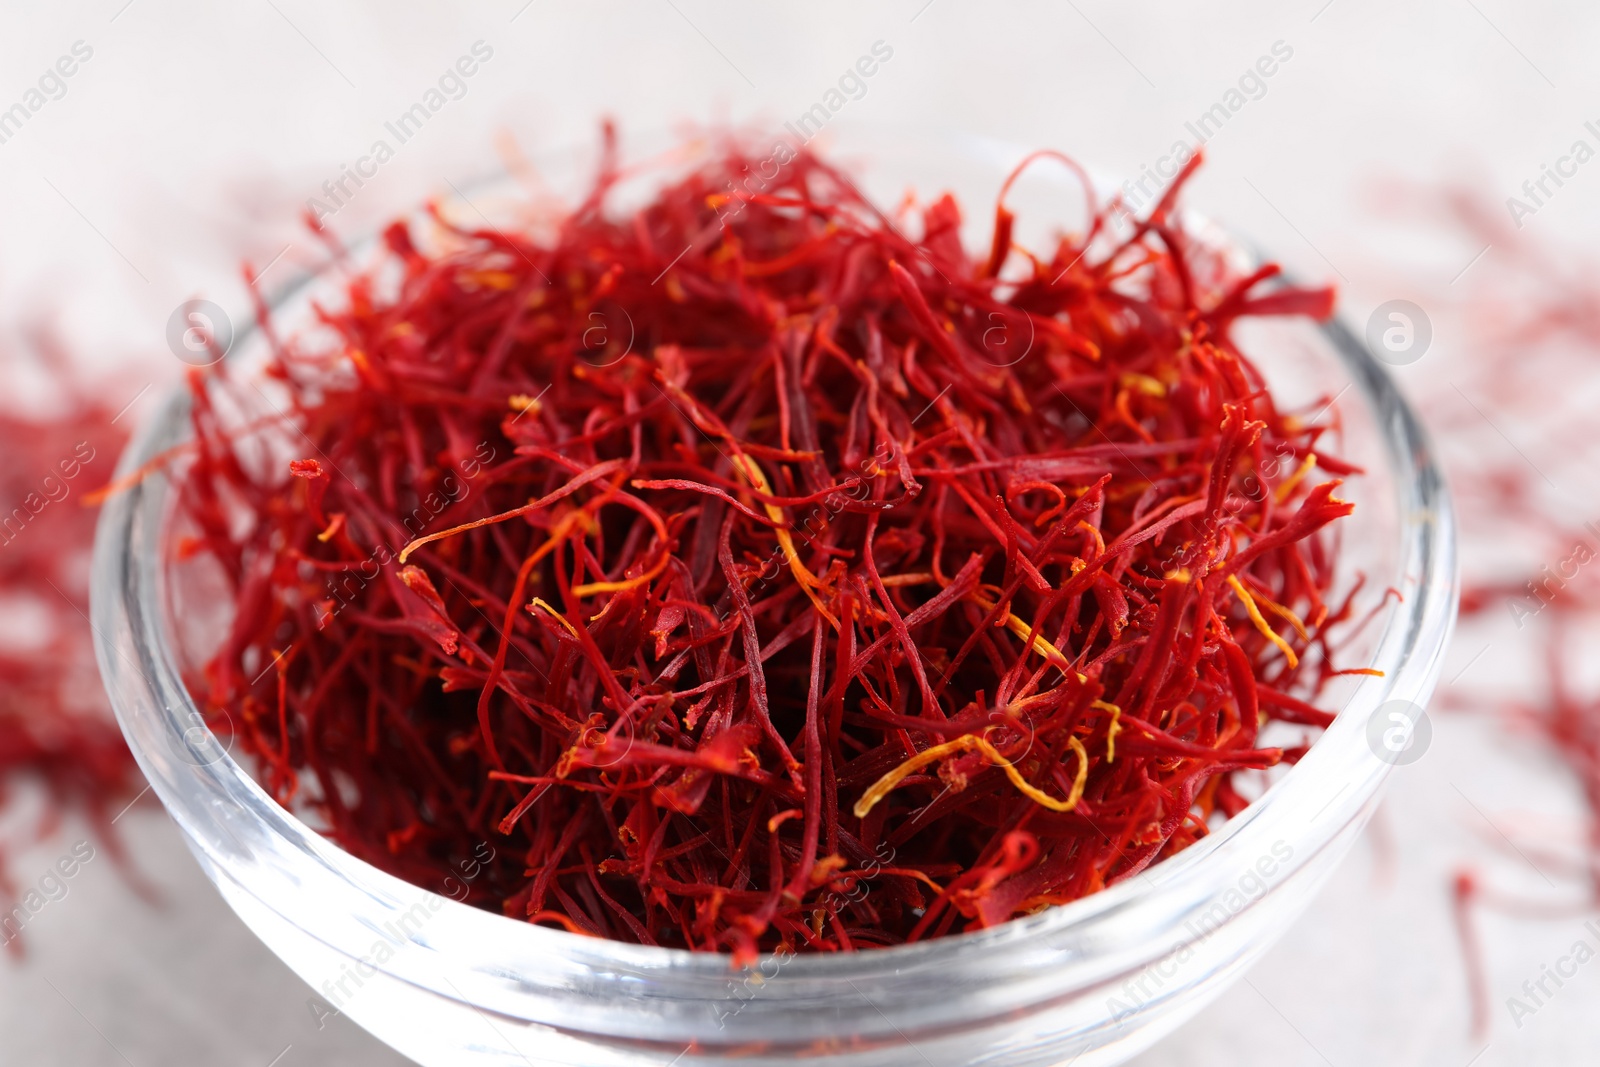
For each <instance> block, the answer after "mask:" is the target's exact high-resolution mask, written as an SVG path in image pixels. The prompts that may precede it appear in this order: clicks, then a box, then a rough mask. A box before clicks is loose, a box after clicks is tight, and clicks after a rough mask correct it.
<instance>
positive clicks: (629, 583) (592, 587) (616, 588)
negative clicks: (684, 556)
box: [572, 552, 668, 596]
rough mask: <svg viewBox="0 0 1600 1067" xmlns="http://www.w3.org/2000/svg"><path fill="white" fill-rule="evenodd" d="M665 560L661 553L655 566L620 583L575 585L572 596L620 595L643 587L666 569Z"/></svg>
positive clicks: (665, 556)
mask: <svg viewBox="0 0 1600 1067" xmlns="http://www.w3.org/2000/svg"><path fill="white" fill-rule="evenodd" d="M667 558H668V557H667V554H666V553H664V552H663V553H662V555H661V559H660V560H659V561H658V562H657V563H656V565H655V566H654V567H651V568H650V569H649V570H647V571H645V572H644V573H643V574H641V575H639V576H638V577H637V578H625V579H623V580H622V581H620V582H589V583H587V584H585V585H575V586H573V587H572V595H573V596H593V595H594V594H596V593H621V592H623V591H624V590H628V589H632V588H634V587H635V586H640V585H644V584H645V583H646V582H650V581H654V580H655V578H656V577H657V576H658V575H659V574H660V573H661V572H662V571H664V570H666V569H667Z"/></svg>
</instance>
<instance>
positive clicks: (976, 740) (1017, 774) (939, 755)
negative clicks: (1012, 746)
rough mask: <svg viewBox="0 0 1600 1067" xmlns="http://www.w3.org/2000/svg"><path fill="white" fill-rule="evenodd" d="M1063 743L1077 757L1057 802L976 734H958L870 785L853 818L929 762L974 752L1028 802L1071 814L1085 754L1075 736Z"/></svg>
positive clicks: (1084, 775)
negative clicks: (1067, 789) (1068, 784)
mask: <svg viewBox="0 0 1600 1067" xmlns="http://www.w3.org/2000/svg"><path fill="white" fill-rule="evenodd" d="M1067 744H1069V745H1071V746H1072V751H1074V752H1076V753H1077V754H1078V776H1077V778H1076V780H1074V781H1073V783H1072V793H1071V795H1069V796H1068V797H1067V799H1066V800H1057V799H1056V798H1055V797H1053V796H1051V795H1050V794H1049V793H1046V792H1044V791H1043V790H1042V789H1039V788H1038V787H1036V786H1034V785H1032V784H1031V783H1029V782H1028V780H1027V779H1026V778H1024V777H1022V772H1021V771H1019V770H1017V768H1016V767H1014V766H1012V764H1011V761H1010V760H1008V759H1006V758H1005V757H1004V756H1002V755H1001V754H1000V750H999V749H997V748H995V747H994V746H993V745H991V744H990V743H989V742H988V741H986V740H984V739H983V738H981V737H979V736H978V735H977V734H962V735H961V736H960V737H958V738H956V739H954V740H952V741H946V742H945V743H944V744H942V745H934V746H933V747H932V748H928V749H924V750H923V751H922V752H919V753H917V754H916V755H915V756H912V757H911V758H910V759H908V760H906V761H905V762H904V763H902V764H900V766H898V767H896V768H895V769H894V770H892V771H890V772H889V773H888V774H886V775H884V776H883V777H882V778H879V779H878V780H877V781H876V782H874V783H873V784H872V788H871V789H868V790H867V791H866V792H865V793H863V794H861V799H860V800H858V801H856V806H855V809H854V810H855V814H856V818H858V819H864V818H866V817H867V813H868V812H870V811H871V810H872V809H873V808H875V807H877V806H878V801H880V800H882V799H883V798H884V797H886V796H888V795H889V794H890V793H891V792H893V791H894V787H895V786H897V785H899V784H900V783H901V782H903V781H905V780H906V779H907V778H909V777H910V776H911V775H913V774H915V773H917V772H918V771H920V770H921V769H922V768H924V767H926V766H927V765H928V764H930V763H937V762H938V761H940V760H942V759H944V758H945V757H946V756H953V755H955V754H956V753H958V752H966V751H969V750H971V749H976V750H978V751H979V752H982V753H983V754H984V756H985V757H986V758H987V759H988V760H989V762H990V763H992V764H994V765H995V766H996V767H999V768H1000V769H1001V770H1003V771H1005V772H1006V777H1007V778H1009V779H1011V784H1012V785H1014V786H1016V787H1017V791H1018V792H1020V793H1021V794H1022V795H1023V796H1025V797H1027V798H1028V799H1029V800H1031V801H1033V802H1034V803H1035V804H1038V805H1039V806H1041V807H1045V808H1049V809H1050V810H1051V811H1071V810H1072V809H1073V808H1075V807H1077V806H1078V801H1079V800H1080V799H1081V798H1082V797H1083V787H1084V785H1085V784H1086V783H1087V782H1088V780H1089V753H1088V752H1086V751H1085V750H1084V747H1083V742H1081V741H1079V740H1078V739H1077V738H1076V737H1069V738H1067Z"/></svg>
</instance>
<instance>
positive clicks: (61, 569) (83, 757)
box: [0, 338, 148, 952]
mask: <svg viewBox="0 0 1600 1067" xmlns="http://www.w3.org/2000/svg"><path fill="white" fill-rule="evenodd" d="M40 340H41V342H43V343H45V344H46V345H49V344H50V339H49V338H41V339H40ZM44 358H45V360H46V361H49V362H45V363H44V369H45V370H47V371H48V370H52V369H54V370H57V371H59V363H60V362H62V361H64V360H65V356H64V354H63V353H62V352H60V351H59V350H58V349H57V348H55V347H54V346H53V345H52V346H50V347H48V348H47V350H46V352H45V353H44ZM0 373H6V374H18V373H19V368H18V365H17V363H15V362H12V363H8V364H7V365H6V366H4V367H0ZM115 415H116V411H115V410H113V409H107V408H105V407H103V406H101V405H99V404H97V403H95V402H94V401H92V400H91V399H89V398H88V397H87V396H86V395H85V394H84V393H83V392H82V391H81V389H79V388H78V387H75V386H74V385H72V384H71V383H69V382H67V381H64V380H62V381H57V382H54V383H53V388H52V389H51V390H50V400H49V403H48V404H46V405H45V410H44V412H43V413H38V412H35V413H30V414H29V415H26V416H25V415H22V414H20V413H16V412H13V411H7V412H0V455H4V456H5V463H4V464H3V465H0V507H3V509H4V510H3V511H0V604H3V605H4V607H5V615H6V623H5V627H4V629H3V630H0V808H3V809H4V810H5V812H6V814H7V822H6V826H7V835H6V839H5V840H4V842H3V843H0V905H3V906H0V941H3V942H4V943H5V945H6V946H7V948H8V949H10V950H12V951H14V952H20V951H21V950H22V947H23V938H22V936H21V935H22V933H23V932H24V930H25V928H26V923H27V919H28V916H29V915H30V910H31V909H30V904H29V898H30V897H32V898H33V899H35V900H37V899H38V893H37V891H34V892H32V893H31V894H30V893H27V892H25V891H24V888H25V887H23V886H22V885H20V884H19V883H18V881H17V878H18V877H19V876H20V875H21V874H22V873H25V872H17V871H14V870H10V869H8V867H7V865H6V864H5V862H4V861H5V859H6V857H7V855H8V854H11V853H14V852H16V851H18V850H20V849H22V848H26V847H29V846H31V845H35V844H37V843H39V842H41V841H43V840H45V839H46V838H48V837H49V836H50V835H51V834H53V833H55V832H56V830H57V829H58V828H59V827H60V826H61V824H62V820H63V819H65V818H66V817H68V816H79V817H82V818H85V819H86V820H87V821H88V822H89V824H90V826H91V827H92V828H93V829H94V830H95V831H96V832H97V834H98V837H99V840H100V841H101V842H102V843H103V844H104V845H105V847H106V849H107V851H108V852H109V853H110V854H111V855H112V856H113V858H114V859H115V860H116V861H117V862H118V864H119V866H121V867H122V869H123V870H124V872H125V873H127V874H128V875H129V876H130V885H132V886H133V887H134V888H135V889H137V890H139V891H141V892H143V893H146V894H148V890H147V888H146V887H145V885H144V883H143V882H142V881H141V880H140V879H139V878H138V877H137V875H136V874H134V872H133V871H132V870H131V868H129V867H128V866H127V864H126V857H125V856H124V853H123V850H122V848H121V846H120V843H119V838H118V837H117V836H116V835H115V834H114V833H113V832H112V829H111V827H112V823H113V822H114V821H115V820H116V819H117V818H118V817H119V816H120V814H121V812H122V811H123V810H125V808H126V806H127V805H128V804H129V803H130V802H132V801H133V800H134V799H135V798H136V797H137V795H138V794H139V790H140V789H141V788H142V778H141V777H140V774H139V771H138V768H137V767H136V766H135V765H134V762H133V756H132V755H131V754H130V753H129V752H128V749H127V746H126V745H125V744H124V743H123V740H122V734H121V732H120V731H119V730H118V729H117V724H116V721H115V720H114V719H113V718H112V717H111V713H110V710H109V709H108V708H107V707H106V701H105V695H104V693H103V692H102V691H101V689H100V684H99V673H98V671H97V670H96V668H95V662H94V646H93V643H92V641H91V630H90V627H89V620H88V610H89V595H88V594H89V556H90V552H91V550H92V548H93V544H94V528H95V512H94V511H93V510H91V509H90V508H87V507H85V506H83V505H84V500H85V498H86V497H87V496H88V495H89V493H90V491H91V490H93V489H95V488H97V487H99V486H101V485H104V484H105V482H106V481H107V480H108V478H109V476H110V473H111V470H112V468H113V466H114V465H115V463H116V458H117V455H118V453H119V452H120V451H121V449H122V446H123V444H124V436H123V434H122V431H121V428H120V427H119V426H117V425H115V424H114V422H113V418H114V416H115ZM38 906H40V905H37V904H36V905H33V907H34V908H36V907H38Z"/></svg>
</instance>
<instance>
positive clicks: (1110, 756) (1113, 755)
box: [1089, 700, 1122, 763]
mask: <svg viewBox="0 0 1600 1067" xmlns="http://www.w3.org/2000/svg"><path fill="white" fill-rule="evenodd" d="M1089 706H1090V707H1091V708H1099V709H1100V710H1101V711H1109V712H1110V713H1111V725H1110V726H1108V727H1106V762H1107V763H1115V762H1116V761H1117V735H1118V734H1120V733H1121V732H1122V709H1121V708H1119V707H1117V706H1116V705H1115V704H1112V703H1111V702H1109V701H1105V700H1096V701H1095V702H1094V703H1093V704H1090V705H1089Z"/></svg>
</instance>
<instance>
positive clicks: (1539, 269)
mask: <svg viewBox="0 0 1600 1067" xmlns="http://www.w3.org/2000/svg"><path fill="white" fill-rule="evenodd" d="M1392 192H1397V193H1398V195H1399V196H1400V197H1402V198H1405V203H1404V205H1403V206H1404V208H1405V211H1406V213H1407V215H1408V216H1409V217H1410V218H1411V219H1412V220H1413V221H1415V220H1418V219H1423V220H1431V221H1433V222H1436V223H1438V224H1439V225H1440V227H1441V232H1442V233H1444V234H1447V235H1449V236H1452V237H1455V238H1457V239H1458V240H1460V241H1461V243H1462V244H1463V245H1464V246H1465V245H1470V246H1471V247H1472V248H1474V249H1477V248H1483V247H1485V246H1488V247H1490V248H1492V250H1493V254H1492V255H1484V256H1483V257H1482V259H1481V262H1478V263H1477V264H1476V265H1475V266H1474V268H1473V271H1472V272H1471V273H1470V274H1467V275H1465V276H1464V277H1463V278H1462V279H1461V284H1459V285H1448V286H1447V285H1443V284H1441V285H1439V286H1438V287H1436V288H1435V290H1434V291H1433V292H1431V293H1425V294H1423V295H1422V299H1424V300H1425V301H1426V304H1425V310H1426V311H1427V312H1429V313H1431V314H1432V316H1433V317H1434V318H1435V319H1436V320H1437V322H1438V323H1439V324H1441V325H1443V324H1448V325H1447V328H1449V329H1450V332H1451V334H1452V335H1453V336H1456V337H1459V338H1461V339H1462V344H1461V346H1460V347H1459V348H1458V349H1457V351H1456V352H1455V353H1453V354H1452V357H1451V358H1452V370H1451V373H1450V374H1448V375H1440V374H1421V375H1409V376H1408V377H1407V379H1406V383H1407V385H1408V386H1410V387H1411V388H1412V389H1413V390H1414V391H1415V392H1416V393H1417V394H1418V395H1417V397H1416V402H1417V406H1418V408H1419V410H1420V411H1421V412H1422V414H1423V415H1424V417H1425V418H1426V419H1427V420H1428V423H1429V426H1430V429H1431V430H1432V431H1433V433H1434V434H1435V436H1436V438H1437V439H1438V440H1439V442H1440V445H1441V447H1440V450H1439V451H1440V455H1441V456H1442V458H1443V459H1444V461H1445V467H1446V474H1447V476H1448V477H1449V478H1450V480H1451V484H1452V490H1453V494H1454V497H1455V504H1456V509H1457V513H1458V515H1459V520H1460V521H1459V525H1460V529H1461V531H1462V533H1463V540H1464V553H1463V556H1464V564H1463V568H1462V570H1463V581H1462V596H1461V628H1460V631H1459V635H1458V637H1457V644H1458V645H1460V646H1461V648H1462V649H1463V652H1464V653H1465V654H1466V655H1467V656H1468V657H1470V658H1469V659H1468V661H1467V662H1466V664H1465V665H1464V666H1462V667H1461V668H1460V669H1459V672H1458V673H1457V674H1456V676H1455V677H1453V678H1447V679H1446V680H1445V681H1444V683H1442V684H1441V687H1440V691H1439V695H1438V698H1437V703H1438V704H1440V705H1441V706H1442V707H1446V708H1451V709H1455V710H1461V711H1468V712H1473V713H1477V714H1480V715H1485V716H1488V717H1490V718H1491V720H1492V721H1493V722H1494V723H1495V729H1496V730H1497V731H1502V732H1504V734H1505V735H1506V736H1508V737H1519V738H1526V739H1530V740H1532V741H1534V742H1535V743H1536V744H1537V745H1538V746H1539V748H1541V749H1543V750H1544V751H1545V752H1547V753H1548V755H1549V757H1550V759H1551V763H1552V765H1553V766H1557V767H1560V768H1564V769H1565V770H1566V771H1567V772H1568V773H1569V774H1570V775H1571V778H1572V780H1573V782H1574V783H1575V784H1576V785H1577V787H1578V790H1579V792H1580V794H1581V797H1582V802H1583V815H1584V825H1582V826H1581V827H1577V828H1576V829H1575V831H1574V830H1573V829H1572V828H1569V827H1568V826H1567V825H1566V820H1562V821H1560V822H1557V821H1556V820H1553V819H1545V820H1541V821H1540V822H1539V823H1537V824H1535V823H1533V822H1532V821H1531V819H1530V818H1529V817H1528V815H1527V813H1525V812H1524V813H1523V814H1522V816H1521V817H1513V816H1511V815H1508V814H1503V813H1498V812H1493V811H1492V809H1491V812H1490V814H1487V815H1486V814H1483V813H1482V812H1481V811H1474V810H1470V809H1469V810H1466V811H1464V812H1463V818H1464V819H1465V820H1466V824H1467V825H1468V826H1469V827H1471V828H1472V829H1473V831H1474V832H1475V833H1476V834H1478V835H1479V836H1480V837H1481V839H1482V840H1483V842H1484V845H1485V850H1484V851H1485V852H1493V853H1495V854H1497V856H1498V858H1501V859H1503V860H1504V869H1502V868H1500V867H1499V866H1498V865H1497V867H1496V868H1495V869H1493V870H1486V869H1485V866H1486V865H1485V864H1482V863H1474V864H1462V865H1461V866H1460V867H1459V868H1458V869H1457V870H1456V871H1455V873H1454V877H1453V879H1452V882H1451V887H1450V898H1451V901H1452V905H1453V912H1454V919H1455V923H1456V926H1457V930H1458V932H1459V936H1460V940H1461V944H1462V953H1463V959H1464V962H1465V970H1466V974H1465V984H1466V986H1467V991H1468V995H1469V998H1470V1003H1471V1010H1472V1026H1473V1030H1474V1031H1475V1033H1476V1035H1477V1036H1478V1037H1480V1038H1487V1037H1488V1036H1489V1032H1490V1030H1491V1029H1492V1025H1491V1015H1490V1012H1491V1007H1493V1006H1494V1002H1493V1001H1492V999H1491V996H1490V983H1489V977H1488V966H1487V960H1486V959H1485V954H1484V949H1483V944H1482V938H1481V936H1480V934H1479V930H1478V926H1479V923H1480V922H1481V913H1483V912H1485V911H1488V912H1493V913H1497V914H1499V915H1502V916H1509V917H1516V918H1521V919H1542V920H1553V919H1572V918H1574V917H1578V916H1583V915H1585V914H1591V915H1592V914H1593V913H1595V912H1596V911H1597V910H1600V692H1597V691H1596V689H1595V687H1594V676H1593V674H1592V672H1588V671H1585V670H1584V669H1582V668H1583V667H1584V666H1585V660H1586V659H1592V657H1585V656H1584V655H1583V651H1584V650H1585V649H1586V648H1589V647H1592V644H1593V641H1594V640H1595V637H1596V634H1597V630H1596V626H1597V624H1600V568H1596V567H1595V566H1593V564H1594V562H1595V561H1596V560H1597V559H1600V509H1593V508H1591V507H1589V506H1588V505H1589V502H1590V501H1591V500H1592V499H1593V495H1592V493H1593V489H1592V482H1591V481H1590V478H1591V476H1592V471H1593V469H1594V459H1595V455H1596V452H1595V448H1594V430H1593V425H1594V423H1593V402H1594V398H1593V389H1594V383H1595V376H1594V366H1595V360H1596V358H1597V357H1600V303H1597V302H1596V300H1595V295H1594V272H1595V264H1594V262H1593V261H1592V259H1590V258H1589V257H1588V256H1587V255H1586V254H1584V252H1580V251H1579V250H1578V249H1575V248H1569V247H1564V246H1563V245H1562V244H1561V243H1559V242H1557V241H1552V240H1550V239H1548V238H1547V237H1543V236H1540V235H1539V234H1536V233H1532V232H1518V229H1517V227H1515V226H1514V225H1512V224H1511V223H1510V222H1509V221H1507V218H1506V214H1505V211H1504V208H1503V206H1502V205H1501V204H1500V203H1499V202H1498V201H1496V200H1492V199H1488V198H1484V197H1482V196H1481V195H1478V194H1477V193H1475V192H1473V191H1470V190H1467V189H1464V188H1447V189H1444V190H1440V189H1438V188H1426V189H1419V190H1416V191H1415V193H1414V194H1413V193H1411V192H1409V191H1408V190H1407V189H1406V187H1405V186H1403V185H1398V186H1396V187H1395V189H1394V190H1392ZM1439 329H1440V326H1438V325H1436V326H1435V330H1436V331H1437V330H1439ZM1508 434H1509V435H1510V436H1507V435H1508ZM1513 441H1515V442H1517V443H1515V444H1513V443H1512V442H1513ZM1519 645H1521V646H1523V647H1524V649H1525V651H1526V655H1527V660H1526V661H1525V664H1524V665H1520V666H1516V667H1514V668H1513V669H1511V670H1507V669H1506V668H1505V664H1506V663H1507V662H1511V663H1513V664H1516V663H1517V659H1516V650H1517V647H1518V646H1519ZM1496 683H1503V684H1496ZM1538 773H1540V774H1544V773H1545V770H1544V768H1543V767H1540V768H1539V770H1538ZM1474 803H1475V804H1476V803H1477V801H1475V802H1474ZM1487 819H1492V822H1488V823H1486V822H1485V820H1487ZM1530 866H1531V868H1532V869H1531V870H1530ZM1508 872H1509V873H1510V876H1509V877H1507V874H1508ZM1524 875H1525V876H1529V877H1528V880H1529V881H1530V884H1532V885H1533V886H1536V887H1537V888H1535V889H1532V890H1531V891H1529V890H1523V889H1519V888H1515V885H1516V881H1517V879H1518V876H1524ZM1536 982H1537V980H1536ZM1557 988H1559V987H1557ZM1530 989H1531V990H1532V992H1530ZM1550 993H1551V989H1549V988H1545V989H1543V990H1540V989H1539V988H1537V985H1535V984H1533V983H1530V985H1529V986H1528V987H1527V988H1523V987H1516V988H1513V989H1511V996H1510V997H1509V998H1508V999H1507V1001H1506V1002H1505V1003H1504V1007H1505V1008H1506V1009H1507V1012H1508V1014H1509V1015H1510V1017H1511V1019H1512V1020H1514V1021H1516V1023H1517V1025H1518V1026H1520V1025H1521V1020H1522V1019H1523V1018H1525V1017H1526V1015H1529V1014H1532V1013H1533V1012H1535V1011H1537V1010H1539V1009H1540V1008H1542V1007H1543V1006H1544V1005H1545V1004H1546V1003H1548V1001H1547V999H1546V998H1547V997H1548V996H1549V995H1550Z"/></svg>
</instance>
